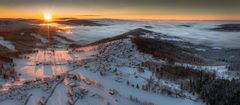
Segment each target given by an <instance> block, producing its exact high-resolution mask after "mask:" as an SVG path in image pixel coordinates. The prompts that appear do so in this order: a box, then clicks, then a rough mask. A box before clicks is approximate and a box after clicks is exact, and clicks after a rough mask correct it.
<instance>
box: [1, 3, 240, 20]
mask: <svg viewBox="0 0 240 105" xmlns="http://www.w3.org/2000/svg"><path fill="white" fill-rule="evenodd" d="M47 11H50V12H52V14H53V15H54V17H56V18H59V17H78V18H124V19H181V20H182V19H183V20H189V19H190V20H202V19H203V20H223V19H225V20H226V19H227V20H240V0H0V17H2V18H3V17H6V18H7V17H10V18H16V17H18V18H41V17H42V14H43V13H44V12H47Z"/></svg>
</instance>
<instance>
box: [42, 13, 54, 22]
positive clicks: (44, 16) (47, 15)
mask: <svg viewBox="0 0 240 105" xmlns="http://www.w3.org/2000/svg"><path fill="white" fill-rule="evenodd" d="M43 18H44V20H45V21H52V14H51V13H49V12H46V13H44V14H43Z"/></svg>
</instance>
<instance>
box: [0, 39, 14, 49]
mask: <svg viewBox="0 0 240 105" xmlns="http://www.w3.org/2000/svg"><path fill="white" fill-rule="evenodd" d="M0 45H2V46H4V47H6V48H8V49H10V50H15V46H14V45H13V44H12V43H11V42H9V41H7V40H4V38H3V37H0Z"/></svg>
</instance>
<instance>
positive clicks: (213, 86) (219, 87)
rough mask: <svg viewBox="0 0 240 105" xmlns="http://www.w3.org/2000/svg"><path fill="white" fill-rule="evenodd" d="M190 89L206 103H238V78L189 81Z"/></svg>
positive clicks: (239, 93) (239, 100)
mask: <svg viewBox="0 0 240 105" xmlns="http://www.w3.org/2000/svg"><path fill="white" fill-rule="evenodd" d="M189 87H190V90H191V91H192V92H193V93H197V94H198V95H199V97H200V98H201V99H202V100H203V101H204V102H206V103H207V105H239V104H240V80H224V79H205V80H193V81H189Z"/></svg>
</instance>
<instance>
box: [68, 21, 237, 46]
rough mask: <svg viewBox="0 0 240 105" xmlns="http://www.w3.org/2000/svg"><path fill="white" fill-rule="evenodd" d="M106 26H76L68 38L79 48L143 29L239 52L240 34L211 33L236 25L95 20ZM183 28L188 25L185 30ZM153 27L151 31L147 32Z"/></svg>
mask: <svg viewBox="0 0 240 105" xmlns="http://www.w3.org/2000/svg"><path fill="white" fill-rule="evenodd" d="M95 21H98V22H99V23H102V24H106V26H75V27H73V30H72V33H68V38H70V39H72V40H75V41H78V42H79V43H80V44H88V43H91V42H94V41H97V40H100V39H103V38H107V37H113V36H116V35H120V34H122V33H125V32H128V31H130V30H133V29H136V28H144V29H147V30H151V31H154V32H158V33H162V34H165V35H169V36H177V37H180V38H181V39H182V40H184V41H188V42H191V43H194V44H204V45H209V46H212V47H221V48H240V32H219V31H212V30H209V29H210V28H214V27H217V25H221V24H236V23H237V22H213V21H204V22H203V21H122V20H95ZM238 23H240V22H238ZM183 25H188V26H190V27H186V26H183ZM145 26H151V27H152V28H145Z"/></svg>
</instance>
